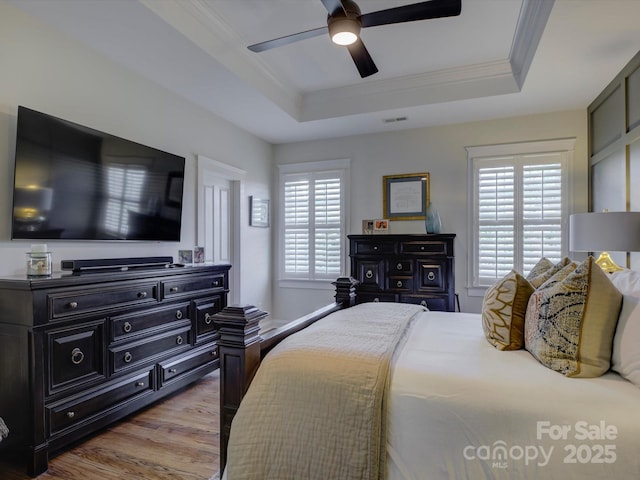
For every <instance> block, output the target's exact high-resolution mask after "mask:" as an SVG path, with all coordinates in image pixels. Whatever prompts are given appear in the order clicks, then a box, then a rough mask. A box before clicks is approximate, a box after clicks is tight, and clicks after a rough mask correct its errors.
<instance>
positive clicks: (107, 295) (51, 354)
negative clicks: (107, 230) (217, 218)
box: [0, 265, 230, 475]
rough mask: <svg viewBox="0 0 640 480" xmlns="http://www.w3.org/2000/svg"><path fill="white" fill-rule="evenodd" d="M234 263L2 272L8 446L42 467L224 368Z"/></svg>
mask: <svg viewBox="0 0 640 480" xmlns="http://www.w3.org/2000/svg"><path fill="white" fill-rule="evenodd" d="M229 269H230V266H229V265H203V266H194V267H188V266H187V267H174V268H158V269H132V270H131V271H126V272H121V271H116V272H106V273H82V274H71V273H69V274H58V275H54V276H52V277H46V278H31V279H28V278H3V279H0V385H1V386H2V393H1V394H0V417H2V418H4V420H5V422H6V423H7V426H8V427H9V430H10V435H9V437H8V439H7V441H6V442H3V444H4V445H2V446H3V447H4V448H6V447H14V448H16V449H18V450H19V451H21V452H24V454H25V456H26V457H27V469H28V472H29V473H30V474H31V475H36V474H39V473H41V472H43V471H45V470H46V469H47V464H48V457H49V454H50V453H53V452H56V451H59V450H61V449H63V448H64V447H66V446H68V445H69V444H70V443H71V442H74V441H77V440H78V439H81V438H83V437H85V436H87V435H90V434H91V433H93V432H95V431H96V430H97V429H99V428H102V427H104V426H106V425H108V424H110V423H112V422H113V421H115V420H118V419H121V418H123V417H124V416H126V415H129V414H130V413H132V412H135V411H136V410H138V409H140V408H142V407H144V406H146V405H149V404H150V403H152V402H154V401H156V400H158V399H160V398H162V397H164V396H166V395H168V394H170V393H172V392H175V391H176V390H178V389H180V388H182V387H184V386H185V385H187V384H188V383H190V382H193V381H195V380H197V379H198V378H200V377H201V376H203V375H205V374H207V373H209V372H211V371H213V370H214V369H216V368H218V364H219V361H218V345H217V341H218V336H219V335H218V331H217V329H216V326H215V325H214V323H213V315H214V314H215V313H217V312H219V311H220V310H222V309H223V308H224V307H225V306H226V304H227V293H228V285H229V276H228V272H229Z"/></svg>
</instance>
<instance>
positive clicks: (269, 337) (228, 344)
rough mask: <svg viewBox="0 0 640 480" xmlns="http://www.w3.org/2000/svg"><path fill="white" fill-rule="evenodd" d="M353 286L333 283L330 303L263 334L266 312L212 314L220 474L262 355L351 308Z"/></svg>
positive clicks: (248, 308)
mask: <svg viewBox="0 0 640 480" xmlns="http://www.w3.org/2000/svg"><path fill="white" fill-rule="evenodd" d="M357 284H358V281H357V280H355V279H353V278H350V277H343V278H339V279H338V280H336V281H335V282H333V285H335V287H336V295H335V299H336V301H335V302H334V303H331V304H329V305H326V306H324V307H322V308H320V309H318V310H316V311H314V312H312V313H310V314H308V315H305V316H304V317H301V318H298V319H296V320H293V321H291V322H289V323H287V324H286V325H284V326H282V327H280V328H276V329H274V330H271V331H269V332H267V333H265V334H264V335H260V333H259V332H260V326H259V323H260V320H261V319H263V318H264V317H265V316H267V313H266V312H263V311H262V310H260V309H258V308H256V307H254V306H253V305H230V306H228V307H226V308H224V309H223V310H222V311H221V312H219V313H217V314H216V315H214V322H215V323H216V325H217V326H218V331H219V332H220V340H219V341H218V352H219V356H220V471H222V470H223V469H224V466H225V465H226V462H227V445H228V443H229V434H230V433H231V422H232V420H233V417H234V416H235V414H236V411H237V410H238V407H239V406H240V402H241V401H242V398H243V397H244V394H245V393H246V392H247V389H248V388H249V385H250V384H251V380H252V379H253V376H254V375H255V373H256V371H257V370H258V367H259V366H260V362H261V361H262V359H263V358H264V356H265V355H266V354H267V353H268V352H269V350H271V349H272V348H273V347H274V346H276V345H277V344H278V343H279V342H280V341H282V340H283V339H285V338H286V337H288V336H289V335H291V334H293V333H296V332H299V331H300V330H302V329H303V328H306V327H308V326H309V325H311V324H313V323H315V322H316V321H318V320H320V319H321V318H324V317H326V316H327V315H329V314H330V313H333V312H335V311H338V310H341V309H343V308H348V307H350V306H352V305H354V304H355V296H356V293H355V287H356V285H357Z"/></svg>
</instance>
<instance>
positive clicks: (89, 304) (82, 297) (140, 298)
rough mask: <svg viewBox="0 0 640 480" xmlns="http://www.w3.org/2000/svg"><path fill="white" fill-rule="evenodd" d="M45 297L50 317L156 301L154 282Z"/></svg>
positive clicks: (67, 292) (68, 292) (155, 285)
mask: <svg viewBox="0 0 640 480" xmlns="http://www.w3.org/2000/svg"><path fill="white" fill-rule="evenodd" d="M47 298H48V300H49V318H50V319H56V318H61V317H62V318H64V317H68V316H69V315H77V314H80V313H89V312H95V311H101V310H105V309H110V308H116V307H123V306H133V305H144V304H148V303H157V301H158V295H157V284H156V283H155V282H154V283H137V284H130V285H127V286H125V285H122V284H119V286H117V287H101V288H96V289H84V290H82V291H66V292H60V293H51V294H49V295H48V296H47Z"/></svg>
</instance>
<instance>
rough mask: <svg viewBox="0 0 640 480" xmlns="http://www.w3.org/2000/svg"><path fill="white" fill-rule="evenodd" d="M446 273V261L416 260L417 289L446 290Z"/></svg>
mask: <svg viewBox="0 0 640 480" xmlns="http://www.w3.org/2000/svg"><path fill="white" fill-rule="evenodd" d="M447 274H448V272H447V264H446V262H442V261H435V262H434V261H430V260H418V289H419V290H422V291H431V292H446V291H447Z"/></svg>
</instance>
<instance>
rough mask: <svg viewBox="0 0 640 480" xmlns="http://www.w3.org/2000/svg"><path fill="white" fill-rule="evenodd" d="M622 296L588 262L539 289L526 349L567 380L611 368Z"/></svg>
mask: <svg viewBox="0 0 640 480" xmlns="http://www.w3.org/2000/svg"><path fill="white" fill-rule="evenodd" d="M621 303H622V294H621V293H620V292H619V291H618V289H617V288H616V287H615V286H614V285H613V284H612V283H611V281H610V280H609V278H608V277H607V274H606V273H604V272H603V271H602V269H601V268H600V267H599V266H598V265H597V264H596V263H595V260H594V259H593V257H589V258H588V259H587V260H585V261H584V262H583V263H581V264H580V265H579V266H578V268H576V269H575V270H574V271H573V272H572V273H570V274H569V275H568V276H567V277H566V278H565V279H564V280H562V281H561V282H558V283H555V284H553V285H551V286H549V287H548V288H541V289H538V290H536V291H535V292H534V293H533V294H532V295H531V297H530V298H529V304H528V306H527V313H526V316H525V335H524V338H525V348H526V349H527V350H528V351H529V352H531V354H532V355H533V356H534V357H535V358H536V359H537V360H538V361H539V362H540V363H542V364H543V365H545V366H546V367H549V368H550V369H552V370H555V371H557V372H560V373H562V374H563V375H566V376H568V377H598V376H600V375H602V374H603V373H605V372H606V371H607V370H608V369H609V365H610V363H611V348H612V342H613V335H614V332H615V329H616V323H617V321H618V313H619V312H620V305H621Z"/></svg>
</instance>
